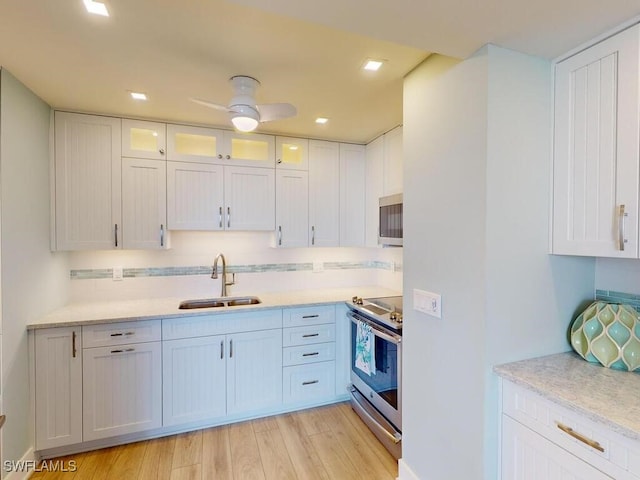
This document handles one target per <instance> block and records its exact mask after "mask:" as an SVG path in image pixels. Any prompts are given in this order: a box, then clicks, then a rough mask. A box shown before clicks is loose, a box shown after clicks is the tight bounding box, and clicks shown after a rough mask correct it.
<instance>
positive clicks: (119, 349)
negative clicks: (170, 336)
mask: <svg viewBox="0 0 640 480" xmlns="http://www.w3.org/2000/svg"><path fill="white" fill-rule="evenodd" d="M161 354H162V351H161V347H160V342H148V343H133V344H128V345H118V346H113V347H96V348H85V349H84V350H83V352H82V360H83V372H82V379H83V382H82V383H83V384H82V393H83V430H84V435H83V436H84V441H89V440H96V439H99V438H107V437H113V436H116V435H124V434H127V433H133V432H140V431H143V430H150V429H152V428H158V427H160V426H162V357H161Z"/></svg>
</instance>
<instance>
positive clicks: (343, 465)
mask: <svg viewBox="0 0 640 480" xmlns="http://www.w3.org/2000/svg"><path fill="white" fill-rule="evenodd" d="M59 460H64V464H65V465H66V466H68V462H69V461H70V460H75V462H76V463H77V471H76V472H73V473H72V472H67V473H63V472H55V473H54V472H46V473H45V472H36V473H34V474H33V475H32V476H31V479H32V480H106V479H114V480H115V479H118V480H120V479H126V480H136V479H138V480H148V479H166V480H297V479H299V480H316V479H318V480H320V479H321V480H352V479H353V480H356V479H357V480H394V479H395V478H396V477H397V476H398V466H397V462H396V461H395V459H394V458H393V457H392V456H391V455H390V454H389V453H388V452H387V451H386V450H385V448H384V447H383V446H382V444H380V442H378V440H377V439H376V438H375V437H374V436H373V434H372V433H371V432H370V431H369V430H368V428H367V426H366V425H365V424H364V423H362V421H361V420H360V418H359V417H358V416H357V415H356V414H355V413H354V412H353V410H351V407H350V406H349V404H348V403H338V404H334V405H329V406H325V407H318V408H313V409H309V410H303V411H299V412H293V413H288V414H284V415H278V416H274V417H267V418H262V419H258V420H251V421H247V422H242V423H236V424H233V425H225V426H222V427H215V428H209V429H206V430H198V431H195V432H189V433H183V434H180V435H174V436H171V437H164V438H159V439H156V440H148V441H144V442H137V443H132V444H128V445H121V446H118V447H112V448H107V449H103V450H96V451H93V452H87V453H82V454H77V455H71V456H68V457H64V458H63V459H59Z"/></svg>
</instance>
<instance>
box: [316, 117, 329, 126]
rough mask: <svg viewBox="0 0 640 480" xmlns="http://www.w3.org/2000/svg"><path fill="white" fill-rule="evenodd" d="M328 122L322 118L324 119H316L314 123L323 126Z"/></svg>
mask: <svg viewBox="0 0 640 480" xmlns="http://www.w3.org/2000/svg"><path fill="white" fill-rule="evenodd" d="M328 121H329V119H328V118H324V117H318V118H316V123H318V124H320V125H324V124H325V123H327V122H328Z"/></svg>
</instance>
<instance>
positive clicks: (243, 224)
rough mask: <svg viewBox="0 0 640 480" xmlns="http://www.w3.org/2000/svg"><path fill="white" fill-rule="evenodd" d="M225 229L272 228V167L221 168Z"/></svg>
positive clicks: (273, 191)
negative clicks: (222, 172) (222, 173)
mask: <svg viewBox="0 0 640 480" xmlns="http://www.w3.org/2000/svg"><path fill="white" fill-rule="evenodd" d="M224 186H225V192H224V198H225V212H224V213H225V215H226V218H225V222H226V225H225V228H226V229H227V230H267V231H272V230H273V229H274V224H275V214H276V191H275V189H276V185H275V170H274V169H273V168H252V167H228V166H225V168H224Z"/></svg>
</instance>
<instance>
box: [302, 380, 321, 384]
mask: <svg viewBox="0 0 640 480" xmlns="http://www.w3.org/2000/svg"><path fill="white" fill-rule="evenodd" d="M314 383H320V380H310V381H308V382H302V385H313V384H314Z"/></svg>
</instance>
